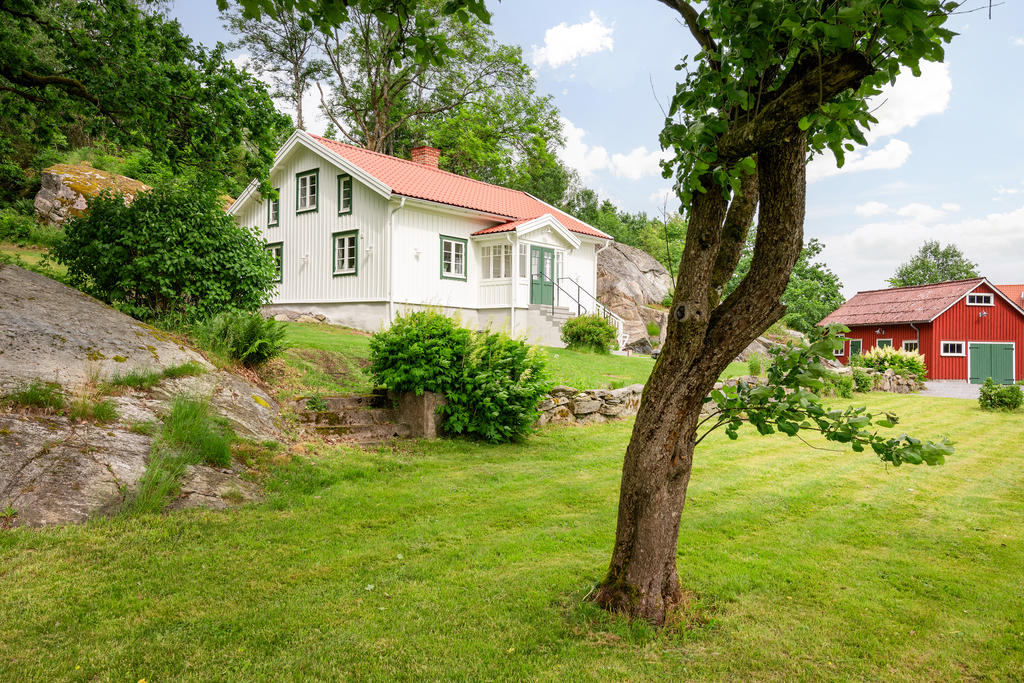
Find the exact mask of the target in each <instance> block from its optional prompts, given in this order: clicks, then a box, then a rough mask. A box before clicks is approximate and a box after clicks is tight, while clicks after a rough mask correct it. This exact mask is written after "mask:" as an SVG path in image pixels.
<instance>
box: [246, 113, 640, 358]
mask: <svg viewBox="0 0 1024 683" xmlns="http://www.w3.org/2000/svg"><path fill="white" fill-rule="evenodd" d="M439 155H440V151H439V150H437V149H434V148H431V147H418V148H416V149H414V150H413V151H412V157H413V158H412V160H407V159H398V158H395V157H392V156H388V155H386V154H379V153H377V152H371V151H369V150H366V149H362V148H360V147H354V146H352V145H346V144H342V143H340V142H335V141H333V140H328V139H327V138H323V137H320V136H317V135H311V134H309V133H306V132H304V131H301V130H299V131H296V132H295V133H294V134H293V135H292V136H291V137H290V138H289V139H288V141H287V142H286V143H285V144H284V146H283V147H282V148H281V149H280V151H279V152H278V154H277V157H276V159H275V161H274V166H273V169H272V170H271V174H270V180H271V184H272V186H273V187H274V188H275V189H276V190H277V191H278V199H276V200H271V199H270V198H269V197H265V196H262V195H261V193H260V192H259V190H258V187H257V185H256V183H255V182H254V183H252V184H250V185H249V187H248V188H247V189H246V190H245V192H243V193H242V195H241V196H240V197H239V198H238V200H237V201H236V202H235V203H234V204H233V205H232V206H231V208H230V209H229V210H228V213H230V214H232V215H234V216H235V218H236V219H237V220H238V221H239V222H240V223H241V224H243V225H249V226H256V227H258V228H259V230H260V231H261V233H262V234H263V236H264V238H265V239H266V242H267V249H268V250H270V251H271V252H272V253H273V254H274V256H275V257H276V258H277V262H278V266H279V269H278V273H279V283H278V286H277V290H276V292H275V294H274V296H273V298H272V301H271V305H270V306H269V307H268V308H269V312H273V311H274V310H277V309H291V310H298V311H302V312H307V311H308V312H312V313H321V314H323V315H325V316H326V317H327V318H328V320H330V321H331V322H334V323H339V324H343V325H348V326H351V327H355V328H358V329H363V330H368V331H376V330H378V329H380V328H381V327H385V326H387V325H388V324H389V323H390V321H392V320H393V319H394V317H395V315H396V314H398V313H399V312H401V311H403V310H410V309H421V308H427V307H431V308H436V309H439V310H443V311H444V312H446V313H448V314H454V315H457V316H458V317H459V318H460V319H461V321H462V323H463V324H464V325H465V326H467V327H470V328H473V329H484V328H490V329H495V330H499V329H503V330H505V331H507V332H510V333H511V334H513V335H516V336H520V335H521V336H525V337H527V338H528V339H529V340H530V341H531V342H533V343H540V344H546V345H550V346H561V341H560V339H559V328H560V325H561V323H562V322H563V321H564V320H565V319H567V318H568V317H570V316H574V315H577V314H579V313H600V314H602V315H605V316H607V317H608V318H609V319H610V320H611V321H612V323H613V324H614V325H616V327H617V328H618V329H619V330H620V334H621V330H622V321H621V320H620V319H618V318H617V317H616V316H614V315H613V314H611V313H610V312H609V311H607V310H606V309H605V308H604V307H603V306H601V304H599V303H598V302H597V300H596V298H595V297H596V293H597V292H596V289H597V253H598V252H599V251H600V250H601V249H603V248H605V247H606V246H608V245H609V244H610V243H611V240H612V238H611V237H610V236H608V235H606V234H604V233H603V232H601V231H600V230H597V229H595V228H593V227H591V226H589V225H587V224H585V223H583V222H581V221H579V220H576V219H575V218H573V217H572V216H569V215H568V214H566V213H563V212H562V211H559V210H558V209H556V208H554V207H552V206H550V205H548V204H546V203H544V202H542V201H540V200H539V199H537V198H535V197H533V196H532V195H530V194H528V193H526V192H521V191H518V190H510V189H508V188H504V187H499V186H497V185H491V184H488V183H483V182H480V181H477V180H473V179H471V178H466V177H464V176H460V175H456V174H454V173H448V172H447V171H442V170H440V169H439V168H438V166H437V162H438V158H439Z"/></svg>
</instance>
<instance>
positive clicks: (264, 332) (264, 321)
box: [194, 311, 288, 368]
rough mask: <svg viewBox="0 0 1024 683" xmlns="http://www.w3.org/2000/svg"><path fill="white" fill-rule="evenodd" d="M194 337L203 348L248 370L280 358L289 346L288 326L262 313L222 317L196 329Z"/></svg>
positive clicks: (218, 316) (227, 314)
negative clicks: (286, 330)
mask: <svg viewBox="0 0 1024 683" xmlns="http://www.w3.org/2000/svg"><path fill="white" fill-rule="evenodd" d="M194 334H195V336H196V339H197V340H198V341H199V345H200V346H202V347H203V348H205V349H207V350H209V351H213V352H214V353H218V354H220V355H222V356H225V357H227V358H230V359H231V360H233V361H235V362H237V363H241V364H242V365H244V366H245V367H247V368H255V367H259V366H260V365H263V364H264V363H266V362H267V361H268V360H270V359H271V358H276V357H277V356H280V355H281V354H282V353H284V350H285V349H286V348H287V346H288V345H287V343H286V342H285V340H284V336H285V327H284V325H282V324H280V323H278V322H277V321H276V320H273V319H270V318H264V317H263V316H262V315H260V314H259V313H240V312H234V311H232V312H226V313H221V314H219V315H216V316H214V317H213V318H209V319H207V320H205V321H203V322H201V323H199V324H198V325H196V326H195V330H194Z"/></svg>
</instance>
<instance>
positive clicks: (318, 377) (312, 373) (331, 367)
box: [285, 323, 747, 393]
mask: <svg viewBox="0 0 1024 683" xmlns="http://www.w3.org/2000/svg"><path fill="white" fill-rule="evenodd" d="M285 325H286V326H287V329H288V336H287V339H288V341H289V343H290V344H292V345H293V346H294V347H295V348H293V349H291V350H290V351H289V352H288V354H287V356H286V359H285V361H286V363H287V364H288V365H289V366H290V367H292V368H294V369H295V370H297V371H298V372H299V373H301V376H302V378H303V383H304V384H305V385H306V386H307V387H311V388H314V389H318V390H320V391H323V392H325V393H326V392H341V393H346V392H361V391H369V390H370V389H371V388H372V383H371V382H370V380H369V377H368V376H367V375H366V373H365V368H366V367H367V366H368V365H369V357H370V338H369V336H368V335H366V334H365V333H363V332H358V331H356V330H351V329H348V328H345V327H338V326H334V325H317V324H312V323H285ZM544 350H545V352H546V353H547V356H548V368H549V370H550V373H551V377H552V380H553V381H554V382H555V383H556V384H567V385H569V386H572V387H576V388H577V389H602V388H608V387H615V388H618V387H624V386H628V385H630V384H638V383H639V384H643V383H644V382H646V381H647V378H648V377H650V375H651V370H652V369H653V368H654V361H653V360H652V359H651V358H650V357H648V356H617V355H612V354H609V355H601V354H596V353H583V352H580V351H569V350H567V349H559V348H553V347H544ZM746 371H747V366H746V363H731V364H730V365H729V367H728V369H727V370H726V371H725V373H723V375H722V376H723V377H734V376H736V375H742V374H745V373H746Z"/></svg>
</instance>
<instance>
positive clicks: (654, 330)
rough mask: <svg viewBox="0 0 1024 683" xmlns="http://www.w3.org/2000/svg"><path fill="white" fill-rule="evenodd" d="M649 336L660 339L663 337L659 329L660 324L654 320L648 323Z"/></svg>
mask: <svg viewBox="0 0 1024 683" xmlns="http://www.w3.org/2000/svg"><path fill="white" fill-rule="evenodd" d="M647 336H648V337H660V336H661V327H659V326H658V323H656V322H654V321H653V320H649V321H647Z"/></svg>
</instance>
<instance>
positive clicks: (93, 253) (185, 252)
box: [53, 185, 276, 318]
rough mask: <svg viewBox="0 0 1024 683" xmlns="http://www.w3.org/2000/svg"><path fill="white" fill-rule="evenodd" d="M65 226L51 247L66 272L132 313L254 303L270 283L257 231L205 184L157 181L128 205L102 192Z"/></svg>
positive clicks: (270, 265) (271, 272)
mask: <svg viewBox="0 0 1024 683" xmlns="http://www.w3.org/2000/svg"><path fill="white" fill-rule="evenodd" d="M64 231H65V237H64V239H63V240H61V241H60V242H59V243H58V244H57V245H56V246H55V247H54V250H53V251H54V255H55V256H56V258H57V260H58V261H59V262H60V263H63V264H65V265H66V266H67V268H68V280H69V281H70V282H71V283H72V284H73V285H74V286H75V287H78V288H80V289H82V290H83V291H84V292H86V293H88V294H92V295H93V296H95V297H96V298H98V299H101V300H103V301H105V302H107V303H109V304H112V305H114V306H116V307H118V308H120V309H121V310H123V311H125V312H126V313H129V314H131V315H135V316H137V317H143V318H153V317H156V316H159V315H162V314H166V313H169V312H183V313H186V314H188V315H190V316H196V317H203V316H209V315H214V314H216V313H219V312H220V311H222V310H241V311H254V310H256V309H257V308H258V307H259V306H260V304H262V303H265V302H266V301H267V300H268V298H269V295H270V292H271V291H272V289H273V287H274V280H275V278H276V266H275V263H274V260H273V258H272V257H271V256H270V255H269V254H268V253H267V252H266V251H265V249H264V243H263V240H262V239H261V238H260V236H259V234H258V231H257V230H256V229H254V228H246V227H241V226H239V225H237V224H236V223H235V220H234V218H232V217H231V216H228V215H227V214H225V213H224V211H223V209H222V206H221V202H220V200H219V199H218V198H217V195H216V194H215V193H214V191H213V190H211V189H209V188H207V187H202V186H184V185H182V186H166V187H163V188H157V189H155V190H153V191H152V192H144V193H142V194H140V195H139V196H137V197H136V198H135V201H133V202H132V203H131V204H130V205H129V206H125V204H124V200H123V198H122V197H121V196H120V195H113V194H110V193H104V194H103V195H100V196H99V197H96V198H94V199H93V200H92V201H91V202H90V204H89V212H88V213H87V214H85V215H84V216H82V217H80V218H76V219H74V220H71V221H69V222H68V223H67V224H66V225H65V226H64Z"/></svg>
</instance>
